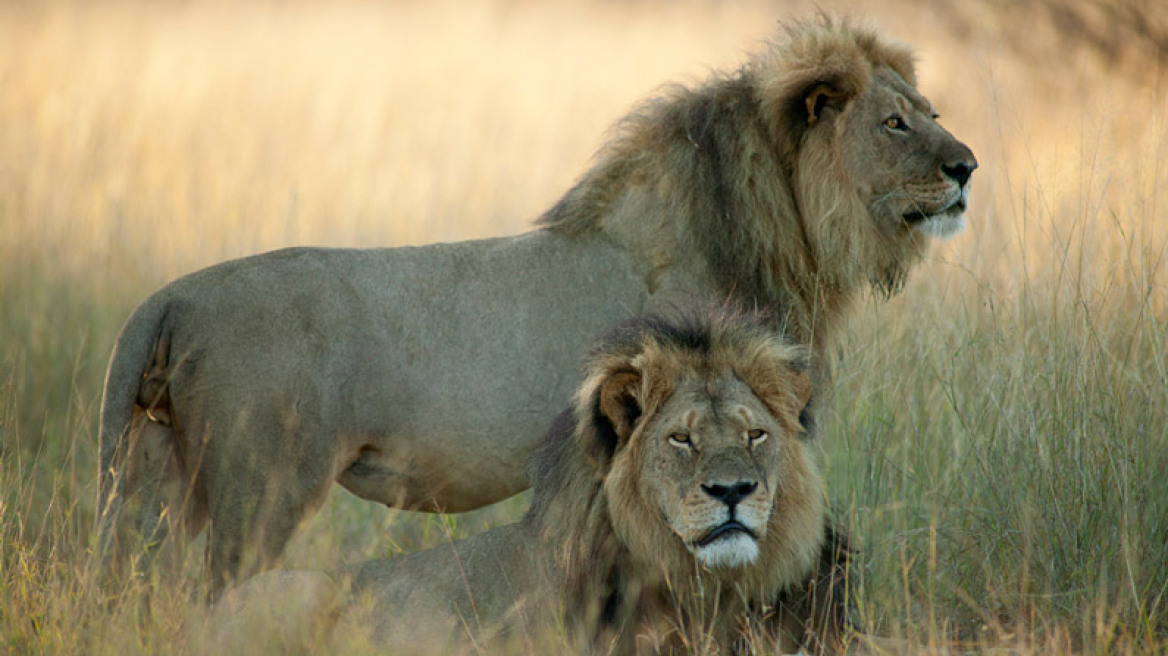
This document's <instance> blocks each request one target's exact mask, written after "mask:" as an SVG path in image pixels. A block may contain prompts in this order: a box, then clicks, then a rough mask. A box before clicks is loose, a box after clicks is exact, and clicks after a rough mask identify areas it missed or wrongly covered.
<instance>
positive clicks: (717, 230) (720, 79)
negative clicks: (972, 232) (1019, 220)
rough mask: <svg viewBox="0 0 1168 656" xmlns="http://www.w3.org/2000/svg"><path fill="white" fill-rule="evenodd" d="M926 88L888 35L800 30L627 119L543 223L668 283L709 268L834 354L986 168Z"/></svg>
mask: <svg viewBox="0 0 1168 656" xmlns="http://www.w3.org/2000/svg"><path fill="white" fill-rule="evenodd" d="M916 81H917V80H916V74H915V72H914V69H913V61H912V53H911V51H910V50H909V48H908V47H907V46H904V45H901V44H898V43H894V42H891V41H889V40H887V39H885V38H883V37H881V36H880V35H879V34H878V33H877V32H876V31H875V30H874V29H871V28H867V27H862V26H859V25H856V24H854V23H852V22H849V21H842V20H838V19H835V18H831V17H828V16H822V17H820V18H817V19H813V20H808V21H803V22H795V23H792V24H790V25H788V26H787V27H786V28H785V29H784V30H783V31H782V32H781V33H780V34H779V36H778V38H776V39H775V40H774V41H773V42H772V43H770V44H769V46H768V47H767V48H766V49H765V50H763V51H762V52H761V53H759V54H758V55H756V56H755V57H753V58H752V59H751V60H750V61H749V62H748V63H747V64H746V65H744V66H743V67H742V68H740V69H739V70H738V71H736V72H734V73H732V74H728V75H715V76H714V77H712V78H711V79H710V80H709V81H707V82H706V83H705V84H702V85H699V86H696V87H692V88H690V87H682V86H674V87H671V88H670V89H669V90H668V91H666V92H665V93H663V94H662V95H660V96H659V97H657V98H654V99H652V100H650V101H648V102H647V103H645V104H644V105H642V106H641V107H640V108H638V109H637V110H636V111H635V112H633V113H632V114H631V115H629V116H628V117H626V118H625V119H624V120H623V121H621V122H620V123H619V124H618V126H617V129H616V130H615V132H614V137H613V138H612V140H611V141H610V142H609V143H608V145H607V146H606V148H605V149H604V150H602V151H601V153H600V155H599V159H598V161H597V163H596V165H595V166H594V167H593V168H592V170H590V171H589V172H588V173H587V174H586V175H585V176H584V178H583V179H582V180H581V181H580V182H579V183H578V184H577V185H576V187H574V188H573V189H572V190H571V191H570V192H569V193H568V194H567V195H565V196H564V198H563V199H562V200H561V201H560V202H559V203H558V204H557V205H556V206H555V207H553V208H552V209H551V210H550V211H549V212H548V213H547V214H546V215H545V216H544V217H543V219H542V222H543V223H544V224H545V225H548V226H549V227H551V228H552V229H557V230H568V231H576V232H583V231H585V230H595V229H599V230H602V231H604V232H606V233H607V234H608V235H609V236H610V238H612V239H613V240H615V241H617V242H618V243H621V244H624V245H625V246H627V247H629V248H630V249H632V250H634V251H637V252H639V253H640V254H641V255H642V256H643V258H644V259H645V260H646V261H648V262H651V263H652V264H651V267H655V268H650V270H648V272H647V278H648V280H649V281H650V286H651V288H653V289H654V291H657V290H656V288H655V287H654V285H657V284H660V285H664V286H667V285H668V284H670V283H669V281H670V274H671V271H673V270H675V269H678V270H680V269H686V271H687V274H688V272H689V271H690V270H692V269H694V268H695V267H696V266H697V265H695V262H697V263H701V265H702V266H703V267H704V270H705V271H706V275H708V276H709V279H710V281H711V282H712V283H713V287H714V288H715V289H716V290H717V291H718V292H719V293H721V294H722V295H726V296H730V297H734V298H738V299H742V300H745V301H747V302H748V303H754V304H758V305H760V306H762V307H766V308H769V309H771V310H772V311H773V312H774V313H775V315H776V318H777V319H778V320H779V321H780V322H782V323H784V324H785V326H786V330H787V332H788V334H789V336H791V337H792V338H793V339H795V340H796V341H797V342H799V343H803V344H808V345H812V346H813V347H815V348H816V350H817V353H818V354H819V355H822V354H823V352H824V350H825V349H824V348H823V347H824V346H825V344H826V343H827V340H828V335H827V331H834V326H836V325H837V324H838V323H840V322H839V317H840V315H841V314H842V312H843V311H844V310H845V308H846V307H847V305H848V302H849V301H850V300H851V299H852V298H853V297H854V296H855V295H856V293H857V292H858V291H859V290H861V289H862V288H863V287H864V286H866V285H868V284H869V283H870V284H871V285H872V286H873V287H874V288H876V289H877V290H880V291H881V292H884V293H892V292H894V291H896V290H898V289H899V288H900V287H901V286H902V284H903V283H904V281H905V278H906V276H907V273H908V271H909V270H910V269H911V267H912V266H913V265H914V264H916V263H917V262H918V261H919V260H920V259H921V256H922V254H923V252H924V248H925V246H926V245H927V241H928V239H927V238H928V237H931V236H948V235H952V234H954V233H955V232H956V231H957V230H959V229H960V228H961V226H962V224H963V216H964V212H965V208H966V206H967V203H968V199H969V180H970V176H971V174H972V172H973V170H974V169H975V168H977V160H976V159H975V158H974V156H973V153H972V152H971V151H970V150H969V148H967V147H966V146H965V145H964V144H962V143H961V142H959V141H958V140H957V139H955V138H954V137H953V135H951V134H950V133H949V132H948V131H946V130H945V129H944V128H943V127H941V126H940V125H939V124H938V123H937V120H936V118H937V117H936V114H935V113H934V111H933V108H932V106H931V105H930V103H929V101H928V100H926V99H925V97H924V96H922V95H921V94H920V93H919V92H918V91H917V89H916ZM663 291H666V292H668V291H669V290H668V289H665V290H663Z"/></svg>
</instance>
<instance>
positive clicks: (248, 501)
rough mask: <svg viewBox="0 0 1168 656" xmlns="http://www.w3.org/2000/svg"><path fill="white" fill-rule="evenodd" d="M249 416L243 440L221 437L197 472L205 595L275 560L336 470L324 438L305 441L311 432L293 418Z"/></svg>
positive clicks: (312, 510) (214, 593)
mask: <svg viewBox="0 0 1168 656" xmlns="http://www.w3.org/2000/svg"><path fill="white" fill-rule="evenodd" d="M251 419H252V420H251V421H244V422H243V425H241V426H240V427H239V428H240V429H241V430H239V432H237V433H236V434H235V437H236V438H240V439H221V440H218V441H217V442H216V444H218V445H219V450H218V451H216V452H215V453H214V454H210V453H209V454H208V455H207V459H206V462H204V464H203V466H202V468H201V470H200V477H201V479H202V481H203V488H204V489H205V490H206V492H207V509H208V513H209V515H210V519H211V530H210V534H209V535H208V539H207V568H208V574H209V576H210V579H211V581H210V582H211V589H210V590H209V595H208V596H209V599H210V600H215V599H217V598H218V597H219V595H220V594H221V593H222V592H223V590H224V589H226V588H227V586H229V585H230V584H233V583H237V582H241V581H243V580H245V579H247V578H248V577H250V576H252V575H253V574H256V573H257V572H261V571H263V570H265V569H268V568H270V567H272V566H273V565H275V564H276V563H277V562H278V561H279V560H280V558H281V557H282V556H283V554H284V551H285V549H286V547H287V546H288V543H289V541H291V539H292V538H293V536H294V535H295V534H296V532H297V530H298V529H299V528H300V526H301V525H302V523H303V522H304V521H306V520H307V519H308V518H309V517H310V516H312V515H313V514H314V513H315V511H316V510H318V509H319V508H320V507H321V505H323V504H324V502H325V501H326V500H327V498H328V492H329V489H330V488H331V487H332V485H333V481H334V480H335V479H336V477H337V474H338V471H337V469H338V467H337V464H336V462H335V460H336V458H335V457H334V454H333V453H332V450H331V442H329V441H328V440H318V441H313V440H309V439H305V437H304V436H305V435H306V434H307V431H308V429H307V428H305V427H303V426H300V425H298V424H297V423H295V422H277V423H276V424H273V423H272V422H265V421H263V418H262V417H253V418H251ZM321 434H325V433H323V432H322V433H321ZM245 435H246V436H248V439H242V438H241V436H245ZM272 435H277V436H279V437H278V438H277V439H275V440H272V439H270V436H272ZM264 436H268V437H264Z"/></svg>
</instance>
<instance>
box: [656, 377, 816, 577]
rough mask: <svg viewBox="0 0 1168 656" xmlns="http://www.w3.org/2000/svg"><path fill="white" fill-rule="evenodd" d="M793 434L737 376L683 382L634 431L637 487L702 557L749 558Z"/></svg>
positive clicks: (736, 562) (734, 563) (715, 560)
mask: <svg viewBox="0 0 1168 656" xmlns="http://www.w3.org/2000/svg"><path fill="white" fill-rule="evenodd" d="M792 439H796V438H795V437H794V436H793V435H790V434H789V433H788V431H787V430H785V429H784V428H783V427H782V426H781V425H780V424H779V422H778V421H777V420H776V419H775V418H774V417H773V416H772V415H771V414H770V412H769V411H768V410H767V408H766V406H764V405H763V404H762V402H761V401H759V400H758V398H757V397H755V396H754V394H753V393H752V392H751V391H750V388H749V387H748V386H747V385H746V384H745V383H743V382H742V381H741V380H739V379H737V378H735V377H726V378H720V379H717V380H714V381H704V380H687V381H684V382H683V383H682V384H681V385H680V386H679V387H678V389H677V390H675V391H674V392H673V394H672V395H671V396H670V398H669V399H668V400H667V401H666V402H665V403H664V404H663V405H662V407H661V410H660V412H659V413H658V414H657V416H656V417H655V418H654V420H653V421H652V422H651V423H649V425H647V426H645V427H644V429H643V430H642V432H641V434H640V435H639V440H640V442H641V444H640V448H641V457H640V463H639V470H640V475H639V477H638V480H639V483H640V488H641V489H640V492H641V494H642V495H644V497H645V498H646V499H647V500H648V501H649V503H650V504H651V505H652V506H653V508H654V509H655V510H656V511H657V512H658V513H659V516H660V517H661V520H662V521H663V522H664V523H665V524H666V525H667V526H668V527H669V529H670V530H671V531H672V532H673V533H674V534H675V535H676V536H677V539H678V540H679V541H680V543H681V544H682V545H684V547H685V548H686V549H687V550H688V551H689V552H690V553H692V554H693V555H694V556H695V557H696V558H697V559H698V561H699V562H701V563H703V564H704V565H707V566H711V567H739V566H742V565H747V564H750V563H753V562H754V561H755V560H757V559H758V554H759V546H758V545H759V541H760V540H762V539H763V538H764V537H765V536H766V532H767V529H768V524H769V522H770V517H771V513H772V511H773V509H774V503H775V493H776V491H777V490H778V489H779V487H780V486H779V482H780V479H781V478H782V476H783V474H784V471H783V470H784V468H785V467H784V449H783V443H784V442H785V441H788V440H792Z"/></svg>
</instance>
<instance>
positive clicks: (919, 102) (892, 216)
mask: <svg viewBox="0 0 1168 656" xmlns="http://www.w3.org/2000/svg"><path fill="white" fill-rule="evenodd" d="M841 128H842V130H843V131H844V135H845V136H844V138H843V139H842V140H841V142H842V143H846V144H849V148H848V150H847V152H846V153H845V155H844V157H845V167H846V168H847V169H848V170H849V172H850V174H851V176H852V178H853V182H854V183H855V185H856V189H857V191H858V192H859V194H860V199H861V201H862V202H863V203H865V204H866V205H867V207H868V211H869V213H870V214H871V215H872V217H873V218H874V219H875V220H876V221H877V222H878V223H879V224H880V225H881V227H882V228H884V229H889V230H895V229H899V228H901V227H902V226H903V227H907V228H910V229H915V230H919V231H921V232H923V233H925V234H928V235H932V236H936V237H948V236H950V235H953V234H955V233H956V232H958V231H959V230H961V228H962V227H963V226H964V215H965V208H966V206H967V205H968V204H969V178H970V175H971V174H972V173H973V170H974V169H976V168H977V160H976V159H975V158H974V156H973V152H972V151H970V149H969V148H968V147H966V145H965V144H963V143H961V142H960V141H958V140H957V139H955V138H954V137H953V135H952V134H950V133H949V132H948V131H947V130H945V128H943V127H941V126H940V125H938V124H937V114H936V112H934V111H933V107H932V105H930V104H929V101H928V100H927V99H925V97H924V96H922V95H921V94H920V93H919V92H918V91H917V90H916V89H914V88H913V87H912V85H910V84H909V83H908V82H906V81H905V80H904V79H903V78H902V77H901V76H900V75H899V74H897V73H896V72H894V71H893V70H892V69H890V68H886V67H879V68H876V69H875V70H874V71H873V79H872V83H871V84H869V85H868V88H867V89H866V91H865V92H864V93H862V94H860V95H859V97H857V98H856V99H855V101H854V102H853V103H852V107H851V108H850V110H849V111H848V112H847V113H846V116H845V117H844V120H843V125H842V126H841Z"/></svg>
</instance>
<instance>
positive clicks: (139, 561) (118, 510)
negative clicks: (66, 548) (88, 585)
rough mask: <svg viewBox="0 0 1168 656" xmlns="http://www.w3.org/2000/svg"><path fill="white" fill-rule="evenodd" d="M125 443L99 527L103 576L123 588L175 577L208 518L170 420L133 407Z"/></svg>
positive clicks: (160, 413) (118, 459) (161, 415)
mask: <svg viewBox="0 0 1168 656" xmlns="http://www.w3.org/2000/svg"><path fill="white" fill-rule="evenodd" d="M124 444H125V449H126V452H125V453H122V454H118V456H117V457H116V458H115V465H114V468H113V469H114V471H113V472H112V473H110V474H109V475H112V476H113V477H115V479H120V480H115V483H114V484H113V485H112V486H111V487H112V489H113V490H114V492H113V494H112V495H111V498H109V499H103V500H102V501H103V503H105V504H106V505H107V506H108V507H107V508H105V509H103V515H104V516H103V520H102V524H101V528H100V530H101V537H100V541H101V542H100V549H101V551H102V552H103V553H102V556H103V558H104V559H105V563H104V567H105V570H106V574H107V576H110V577H113V579H114V580H115V581H120V582H122V583H127V582H128V581H129V580H140V579H141V578H143V577H146V576H148V575H150V574H151V572H154V571H156V570H157V571H158V573H159V574H160V575H163V576H169V575H173V574H176V573H177V572H178V570H179V569H181V566H182V562H183V556H184V555H185V552H186V549H185V547H186V545H187V544H188V543H189V542H190V540H191V539H192V538H193V537H194V536H195V535H197V534H198V532H199V531H200V530H201V529H202V527H203V525H204V524H205V523H206V519H207V514H206V507H205V504H203V503H202V500H201V498H200V497H199V495H198V494H196V490H195V488H194V477H193V476H192V475H190V473H189V472H188V471H187V468H186V467H185V465H184V463H183V459H182V456H181V454H180V453H179V449H178V440H177V435H176V432H175V429H174V427H173V426H172V424H171V422H170V418H169V415H168V414H167V413H166V412H165V411H161V410H159V411H151V412H149V413H148V412H146V411H145V410H142V409H141V408H135V410H134V418H133V422H132V423H131V426H130V434H129V439H128V440H126V442H125V443H124ZM129 575H133V576H132V577H131V578H130V579H127V576H129Z"/></svg>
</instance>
